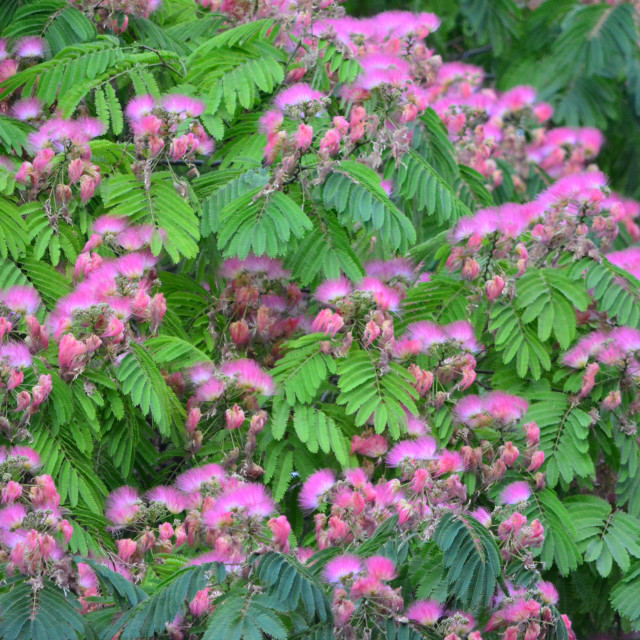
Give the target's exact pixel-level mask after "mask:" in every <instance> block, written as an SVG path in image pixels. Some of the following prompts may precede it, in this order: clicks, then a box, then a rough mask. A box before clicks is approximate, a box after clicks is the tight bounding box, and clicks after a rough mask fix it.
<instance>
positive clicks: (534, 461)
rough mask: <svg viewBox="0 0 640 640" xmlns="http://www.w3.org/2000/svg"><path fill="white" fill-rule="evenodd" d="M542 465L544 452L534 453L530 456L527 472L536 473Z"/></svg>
mask: <svg viewBox="0 0 640 640" xmlns="http://www.w3.org/2000/svg"><path fill="white" fill-rule="evenodd" d="M543 463H544V451H536V452H535V453H534V454H533V455H532V456H531V464H530V465H529V466H528V467H527V471H537V470H538V469H539V468H540V467H541V466H542V464H543Z"/></svg>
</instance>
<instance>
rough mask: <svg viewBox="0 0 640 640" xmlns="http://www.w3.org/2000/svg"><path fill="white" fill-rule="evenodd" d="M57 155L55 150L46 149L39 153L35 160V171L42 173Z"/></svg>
mask: <svg viewBox="0 0 640 640" xmlns="http://www.w3.org/2000/svg"><path fill="white" fill-rule="evenodd" d="M54 155H55V153H54V151H53V149H50V148H49V147H46V148H45V149H41V150H40V151H38V153H37V155H36V157H35V158H34V159H33V170H34V171H35V172H36V173H42V172H43V171H44V170H45V169H46V168H47V166H48V165H49V163H50V162H51V160H52V159H53V156H54Z"/></svg>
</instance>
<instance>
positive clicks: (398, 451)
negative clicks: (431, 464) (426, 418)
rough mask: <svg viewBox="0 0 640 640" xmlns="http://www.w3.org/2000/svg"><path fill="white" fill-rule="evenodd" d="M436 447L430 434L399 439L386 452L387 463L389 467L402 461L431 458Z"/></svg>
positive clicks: (395, 465) (396, 465) (398, 464)
mask: <svg viewBox="0 0 640 640" xmlns="http://www.w3.org/2000/svg"><path fill="white" fill-rule="evenodd" d="M436 449H437V445H436V441H435V440H434V439H433V438H432V437H431V436H423V437H421V438H418V439H417V440H401V441H400V442H398V443H397V444H396V445H395V446H394V447H393V448H392V449H391V451H389V453H387V458H386V460H387V464H388V465H389V466H390V467H399V466H400V465H401V464H402V463H403V462H415V461H419V460H433V458H434V455H435V452H436Z"/></svg>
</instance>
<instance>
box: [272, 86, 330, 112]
mask: <svg viewBox="0 0 640 640" xmlns="http://www.w3.org/2000/svg"><path fill="white" fill-rule="evenodd" d="M324 97H325V96H324V94H323V93H322V92H320V91H316V90H315V89H313V88H312V87H311V86H310V85H308V84H307V83H305V82H298V83H297V84H294V85H291V86H290V87H288V88H287V89H285V90H284V91H281V92H280V93H279V94H278V95H277V96H276V97H275V98H274V100H273V103H274V104H275V106H276V107H278V109H280V111H284V110H285V108H286V107H292V106H295V105H299V104H304V103H306V102H313V101H315V100H322V99H323V98H324Z"/></svg>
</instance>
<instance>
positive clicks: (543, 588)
mask: <svg viewBox="0 0 640 640" xmlns="http://www.w3.org/2000/svg"><path fill="white" fill-rule="evenodd" d="M537 589H538V591H539V592H540V596H541V598H542V601H543V602H544V603H545V604H558V600H559V599H560V596H559V595H558V590H557V589H556V588H555V586H554V585H553V584H552V583H551V582H538V584H537Z"/></svg>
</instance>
